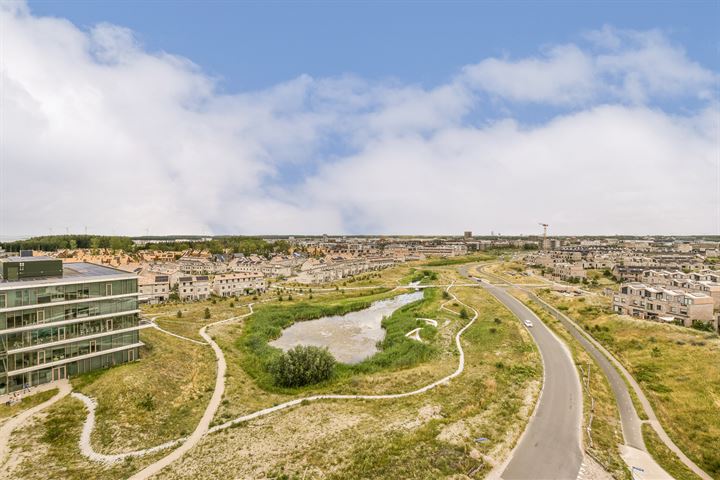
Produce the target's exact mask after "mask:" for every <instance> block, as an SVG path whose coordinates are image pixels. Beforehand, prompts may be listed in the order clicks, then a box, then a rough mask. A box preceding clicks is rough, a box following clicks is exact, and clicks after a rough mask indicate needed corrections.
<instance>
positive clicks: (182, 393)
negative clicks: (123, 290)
mask: <svg viewBox="0 0 720 480" xmlns="http://www.w3.org/2000/svg"><path fill="white" fill-rule="evenodd" d="M413 268H414V267H410V268H403V269H400V268H397V269H389V271H388V272H387V273H388V275H389V276H390V277H391V278H392V279H393V280H392V281H398V280H404V279H406V278H407V277H408V276H413V275H416V274H417V271H418V270H426V269H431V270H432V271H433V272H435V275H436V277H437V278H435V279H434V280H433V283H438V284H443V283H450V282H451V281H458V280H462V278H461V277H459V275H458V274H457V272H456V271H455V268H456V267H455V266H454V265H440V266H423V267H418V268H416V269H415V271H413ZM364 281H368V282H377V285H381V284H388V283H391V282H390V281H388V280H387V278H384V277H383V276H381V277H380V278H378V277H371V278H367V279H366V280H364ZM453 291H454V292H455V293H456V294H457V295H458V297H459V298H460V299H462V301H464V302H467V303H469V304H471V305H473V306H475V308H477V309H478V310H479V311H480V318H479V319H478V321H477V322H476V323H475V324H474V325H473V326H472V327H471V328H470V329H468V330H467V331H466V333H465V335H464V336H463V345H464V348H465V352H466V369H465V371H464V372H463V374H462V375H461V376H459V377H457V378H456V379H454V380H453V381H452V382H450V383H449V384H448V385H443V386H441V387H438V388H437V389H436V390H432V391H430V392H428V393H427V394H422V395H418V396H415V397H407V398H403V399H398V400H388V401H327V402H316V403H310V404H307V405H306V404H301V405H299V406H297V407H295V408H292V409H290V410H289V411H284V412H280V413H277V414H273V415H270V416H268V417H263V418H261V419H258V420H255V421H252V422H250V423H248V424H242V425H239V426H237V427H234V428H231V429H228V430H225V431H222V432H220V433H217V434H213V435H210V436H208V437H206V438H205V439H203V441H202V442H201V444H200V445H198V446H197V447H196V448H194V449H193V450H192V451H191V452H189V454H188V455H187V456H186V457H184V458H183V460H182V461H181V462H176V463H175V464H174V465H172V466H171V467H170V468H168V469H167V470H165V471H163V473H162V474H161V475H160V476H159V478H208V479H209V478H228V477H233V478H303V477H304V478H316V477H324V478H387V477H388V476H390V475H395V476H400V477H402V478H438V477H439V476H452V475H466V476H467V477H469V478H482V477H483V476H485V475H486V474H487V472H488V471H489V470H490V469H491V467H492V465H493V464H495V463H497V462H499V461H501V460H502V459H503V458H504V457H505V456H506V455H507V453H508V452H509V451H510V449H511V448H512V447H513V445H514V444H515V442H516V440H517V438H518V436H519V435H520V432H522V430H523V429H524V426H525V424H526V422H527V419H528V417H529V415H530V413H531V412H532V410H533V406H534V402H535V400H536V398H537V395H538V392H539V388H540V382H541V378H542V366H541V362H540V358H539V355H538V353H537V351H536V349H535V347H534V344H533V343H532V341H531V339H530V337H529V336H528V334H527V332H526V331H525V330H524V329H523V328H520V326H519V324H518V322H517V321H516V319H515V318H514V317H513V316H512V315H511V314H510V313H509V312H508V311H507V310H506V309H505V308H504V307H502V306H501V305H500V304H498V303H497V302H496V301H495V300H494V299H492V297H490V296H489V295H488V294H487V293H485V292H484V291H482V290H480V289H473V288H463V287H459V288H455V289H454V290H453ZM398 293H401V292H400V291H395V292H389V291H388V290H387V289H380V288H378V289H377V290H376V291H375V293H373V292H372V291H368V290H350V289H349V288H348V289H347V290H344V289H343V288H342V287H339V288H338V289H337V290H335V289H331V290H329V291H325V292H319V291H314V292H312V293H310V292H309V290H308V289H304V291H303V292H302V293H301V292H292V293H291V292H281V295H282V296H283V301H279V300H278V298H277V297H278V292H274V291H273V292H272V293H268V294H266V295H265V296H264V297H263V298H260V299H258V300H255V301H256V302H257V303H256V305H257V313H256V314H255V315H253V316H252V317H249V318H246V319H243V320H239V321H238V322H235V323H228V324H222V325H218V326H213V327H210V329H209V333H210V335H212V336H213V338H214V339H215V340H216V341H217V342H218V344H219V345H220V346H221V348H222V349H223V351H224V352H225V356H226V360H227V363H228V370H227V374H226V390H225V396H224V398H223V401H222V405H221V407H220V409H219V411H218V414H217V416H216V418H215V419H214V423H216V424H217V423H221V422H224V421H226V420H229V419H231V418H234V417H236V416H239V415H242V414H245V413H249V412H252V411H255V410H257V409H259V408H264V407H268V406H271V405H275V404H277V403H279V402H282V401H286V400H287V399H290V398H297V397H298V396H300V395H303V396H304V395H308V394H310V393H318V392H333V393H397V392H404V391H409V390H413V389H415V388H418V387H420V386H423V385H426V384H428V383H431V382H432V381H434V380H436V379H439V378H442V377H443V376H446V375H448V374H449V373H451V372H453V371H454V370H455V369H456V368H457V364H458V352H457V350H456V348H455V344H454V340H453V338H454V335H455V333H456V332H457V331H458V330H459V329H460V328H462V326H463V325H464V324H465V323H466V322H467V321H468V320H466V319H461V318H460V317H459V316H458V315H454V314H452V313H448V312H446V311H443V310H440V309H439V306H440V304H441V303H442V302H444V301H445V299H444V298H443V296H442V292H441V290H439V289H429V290H427V291H426V296H425V299H424V300H423V301H421V302H416V303H414V304H411V305H407V306H405V307H403V308H401V309H399V310H398V311H396V312H395V313H394V314H393V315H392V316H391V317H389V318H387V319H386V320H385V321H384V326H385V328H386V331H387V335H386V337H385V340H384V341H383V343H382V345H381V346H382V349H381V352H380V353H378V354H376V355H375V356H374V357H372V358H370V359H369V360H367V361H365V362H363V363H361V364H358V365H356V366H341V367H340V368H339V370H338V372H337V375H336V376H335V378H333V379H332V380H331V381H328V382H325V383H323V384H319V385H315V386H311V387H305V388H300V389H279V388H276V387H274V386H273V385H271V384H270V383H268V382H267V380H268V379H267V378H264V376H263V375H264V374H263V373H262V372H261V371H259V370H257V368H258V366H259V367H262V362H263V361H264V360H265V357H264V355H265V352H264V348H265V347H264V346H263V345H262V343H263V342H266V341H267V340H268V339H269V338H272V337H273V335H276V334H277V333H278V331H279V330H278V329H281V328H283V327H284V326H286V325H287V324H288V322H293V321H301V320H304V319H307V318H313V317H316V316H319V315H326V314H328V313H338V312H342V311H349V310H353V309H357V308H363V307H364V306H366V305H367V304H368V303H369V302H372V301H373V300H376V299H378V298H385V297H387V296H390V295H395V294H398ZM290 295H292V300H289V299H288V297H289V296H290ZM311 295H312V298H311ZM263 299H266V300H268V301H267V302H262V300H263ZM252 301H253V299H252V298H251V297H249V298H242V299H239V300H216V301H215V303H213V302H212V301H204V302H197V303H188V304H170V305H163V306H157V307H145V308H146V314H147V315H148V316H151V317H156V321H157V322H158V324H159V325H161V326H162V327H163V328H166V329H167V330H169V331H172V332H174V333H177V334H180V335H183V336H187V337H190V338H195V339H200V337H199V336H197V330H198V329H199V328H200V327H201V326H203V325H206V324H208V323H211V322H214V321H217V320H221V319H225V318H230V317H236V316H239V315H242V314H245V313H247V312H248V309H247V307H245V306H243V305H245V304H246V303H249V302H252ZM231 302H232V303H233V305H231ZM450 307H451V308H454V309H456V310H457V309H459V306H453V305H452V304H451V305H450ZM206 308H207V309H209V310H210V319H206V318H204V317H205V309H206ZM178 310H181V317H180V318H178V317H177V311H178ZM416 317H428V318H435V319H437V320H438V321H439V322H440V326H439V328H437V329H436V328H434V327H431V326H428V325H426V324H425V323H423V322H419V321H417V320H416ZM445 321H449V323H448V324H447V325H446V326H443V325H444V324H445ZM418 326H423V331H422V332H421V336H422V338H423V340H425V343H417V342H415V341H413V340H410V339H407V338H406V337H405V336H404V334H405V333H407V331H409V330H411V329H413V328H415V327H418ZM141 340H142V341H143V342H145V344H146V347H144V348H143V349H142V352H141V360H140V361H138V362H134V363H132V364H127V365H122V366H118V367H114V368H111V369H108V370H103V371H98V372H94V373H91V374H88V375H84V376H81V377H78V378H76V379H73V384H74V387H75V389H76V390H78V391H81V392H83V393H85V394H87V395H88V396H91V397H93V398H95V399H96V400H97V402H98V405H99V406H98V409H97V412H96V414H97V427H96V430H95V433H94V434H93V438H92V442H93V446H94V448H95V449H96V450H98V451H100V452H103V453H115V452H123V451H128V450H135V449H141V448H147V447H150V446H154V445H156V444H159V443H162V442H165V441H168V440H171V439H175V438H178V437H180V436H183V435H187V434H188V433H189V432H191V431H192V429H193V428H194V427H195V425H196V424H197V422H198V419H199V417H200V415H201V414H202V412H203V410H204V408H205V406H206V405H207V402H208V399H209V397H210V394H211V390H212V386H213V384H214V372H215V370H214V368H215V361H214V357H213V355H212V351H211V349H210V348H209V347H208V346H203V345H196V344H193V343H191V342H187V341H185V340H182V339H178V338H175V337H172V336H169V335H167V334H165V333H162V332H159V331H157V330H154V329H145V330H143V331H142V332H141ZM258 342H259V343H258ZM255 362H259V363H257V364H255ZM254 369H256V370H254ZM85 416H86V411H85V409H84V407H83V406H82V404H81V403H80V402H79V401H78V400H77V399H74V398H72V397H67V398H65V399H63V400H61V401H60V402H58V403H57V404H55V405H54V406H52V407H50V408H49V409H48V410H47V411H46V415H42V416H38V418H37V421H36V422H33V423H31V424H30V425H28V426H27V428H23V429H21V430H20V431H18V432H17V433H16V434H15V435H13V439H12V446H13V448H14V450H13V459H12V462H11V465H10V466H9V467H8V469H7V472H6V473H7V475H10V477H9V478H27V479H40V478H43V479H45V478H48V477H49V478H63V479H68V480H86V479H88V478H103V479H108V480H115V479H122V478H127V477H128V476H129V475H130V474H131V473H132V472H134V471H137V470H138V469H140V468H142V467H143V466H144V465H147V464H149V463H151V462H152V461H153V460H155V459H157V458H159V457H160V456H162V455H163V454H164V453H166V452H161V453H157V454H154V455H151V456H148V457H142V458H136V459H131V460H128V461H126V462H121V463H119V464H115V465H112V466H104V465H99V464H96V463H92V462H89V461H87V460H86V459H85V458H84V457H83V456H82V455H81V454H80V452H79V449H78V445H77V442H78V438H79V436H80V431H81V428H82V423H83V421H84V419H85ZM480 437H482V438H485V439H487V440H484V441H482V442H476V441H475V440H476V439H477V438H480ZM38 465H42V469H39V468H37V466H38ZM0 476H2V475H0Z"/></svg>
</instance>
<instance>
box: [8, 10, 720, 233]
mask: <svg viewBox="0 0 720 480" xmlns="http://www.w3.org/2000/svg"><path fill="white" fill-rule="evenodd" d="M719 22H720V2H718V1H713V2H710V1H708V2H648V1H643V2H577V3H574V2H449V3H448V2H443V3H440V2H438V3H433V2H409V1H403V2H382V3H381V2H368V3H360V2H334V3H330V2H304V3H303V2H169V1H154V2H152V1H151V2H133V1H125V2H86V1H82V2H80V1H78V2H61V1H53V2H35V1H30V2H29V3H26V2H20V1H7V0H0V238H2V237H5V238H8V237H11V236H23V235H37V234H48V233H55V234H58V233H65V232H70V233H83V232H84V231H86V230H87V231H88V232H92V233H101V234H128V235H145V234H150V235H161V234H242V235H262V234H321V233H330V234H461V233H462V231H464V230H472V231H473V232H475V233H476V234H481V235H486V234H490V232H491V231H492V232H495V233H498V232H499V233H502V234H507V235H516V234H537V233H540V232H541V231H542V228H541V227H540V226H539V225H538V223H539V222H544V223H549V224H550V232H551V233H555V234H558V235H572V234H588V235H614V234H627V235H630V234H634V235H646V234H678V235H680V234H720V107H719V105H718V96H719V94H720V32H719V31H718V30H719V29H717V25H718V23H719Z"/></svg>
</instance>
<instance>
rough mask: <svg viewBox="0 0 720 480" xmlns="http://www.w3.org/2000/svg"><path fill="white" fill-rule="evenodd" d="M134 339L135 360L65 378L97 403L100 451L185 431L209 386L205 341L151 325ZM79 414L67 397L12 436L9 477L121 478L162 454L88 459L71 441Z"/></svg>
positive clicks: (81, 412)
mask: <svg viewBox="0 0 720 480" xmlns="http://www.w3.org/2000/svg"><path fill="white" fill-rule="evenodd" d="M141 340H142V341H143V342H145V344H146V346H145V347H143V348H142V350H141V360H140V361H138V362H133V363H130V364H125V365H121V366H118V367H114V368H111V369H108V370H100V371H96V372H92V373H89V374H86V375H82V376H79V377H77V378H75V379H73V380H72V382H73V387H74V389H75V390H77V391H80V392H82V393H84V394H86V395H88V396H90V397H92V398H94V399H96V400H97V402H98V408H97V410H96V428H95V431H94V434H93V437H92V443H93V447H94V448H95V449H96V450H97V451H100V452H102V453H118V452H124V451H129V450H137V449H142V448H147V447H151V446H154V445H157V444H160V443H163V442H166V441H168V440H173V439H175V438H178V437H181V436H184V435H187V434H189V433H190V432H192V430H193V429H194V428H195V425H196V424H197V422H198V421H199V419H200V416H201V415H202V412H203V411H204V409H205V406H206V405H207V402H208V399H209V398H210V394H211V393H212V387H213V385H214V357H213V355H212V352H211V351H210V349H209V348H208V347H203V346H199V345H197V346H196V345H194V344H191V343H189V342H186V341H183V340H180V339H176V338H175V337H171V336H169V335H166V334H164V333H161V332H158V331H155V330H153V329H145V330H142V331H141ZM86 414H87V411H86V410H85V408H84V406H83V404H82V403H81V402H80V401H79V400H77V399H74V398H72V397H66V398H64V399H62V400H60V401H59V402H58V403H56V404H55V405H53V406H51V407H50V408H49V409H48V410H47V415H46V416H39V418H38V421H36V422H35V423H33V424H31V425H30V426H29V427H28V428H26V429H23V430H22V431H21V432H20V433H18V434H15V435H13V439H12V441H13V443H12V446H13V447H14V449H15V450H16V451H17V454H15V455H16V458H14V460H13V463H14V466H13V470H12V472H13V477H14V478H23V479H36V478H38V479H39V478H48V477H50V478H63V479H69V480H75V479H78V480H86V479H88V478H103V479H122V478H127V477H128V475H129V474H130V473H132V472H133V471H135V470H137V469H138V468H139V467H141V466H142V465H144V464H147V463H149V462H151V461H152V459H153V458H154V457H157V456H159V455H162V454H156V455H155V456H154V457H153V456H148V457H143V458H141V459H132V460H129V461H127V462H123V463H121V464H118V465H114V466H112V467H106V466H103V465H99V464H97V463H93V462H90V461H88V460H87V459H85V457H83V456H82V455H81V454H80V452H79V448H78V444H77V442H78V439H79V437H80V431H81V429H82V423H83V421H84V420H85V417H86ZM38 462H40V463H41V464H42V465H43V468H41V469H39V468H38V467H37V466H38V464H39V463H38Z"/></svg>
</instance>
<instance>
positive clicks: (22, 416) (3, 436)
mask: <svg viewBox="0 0 720 480" xmlns="http://www.w3.org/2000/svg"><path fill="white" fill-rule="evenodd" d="M57 387H58V393H56V394H55V395H53V396H52V397H51V398H50V399H48V400H46V401H44V402H43V403H41V404H39V405H35V406H34V407H32V408H29V409H27V410H25V411H24V412H21V413H19V414H17V415H16V416H14V417H12V418H11V419H10V420H8V421H6V422H5V423H4V424H3V425H2V427H0V466H2V465H4V464H5V461H6V459H7V456H8V454H9V453H10V435H12V433H13V431H14V430H15V429H16V428H17V427H19V426H20V425H22V424H23V423H25V422H26V421H28V420H29V419H30V418H31V417H32V416H33V415H35V414H36V413H38V412H39V411H41V410H44V409H46V408H47V407H49V406H50V405H52V404H54V403H55V402H57V401H58V400H60V399H61V398H63V397H65V396H67V395H68V394H69V393H70V391H71V390H72V387H71V386H70V382H68V381H67V380H61V381H59V382H57Z"/></svg>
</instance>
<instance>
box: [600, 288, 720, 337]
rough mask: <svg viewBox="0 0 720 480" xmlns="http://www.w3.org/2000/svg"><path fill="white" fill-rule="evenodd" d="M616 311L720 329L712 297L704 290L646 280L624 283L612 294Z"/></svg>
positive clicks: (634, 315) (649, 318)
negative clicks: (694, 290) (644, 282)
mask: <svg viewBox="0 0 720 480" xmlns="http://www.w3.org/2000/svg"><path fill="white" fill-rule="evenodd" d="M613 311H614V312H616V313H619V314H621V315H631V316H633V317H637V318H644V319H647V320H657V321H664V322H673V321H675V320H679V321H681V322H682V324H683V325H685V326H686V327H689V326H691V325H692V322H693V320H696V321H701V322H704V323H710V324H712V325H713V327H714V328H715V330H717V328H718V324H717V318H716V317H714V316H713V299H712V298H711V297H710V296H709V295H706V294H704V293H701V292H685V291H682V290H675V289H670V288H665V287H660V286H658V287H653V286H648V285H645V284H643V283H637V282H632V283H624V284H622V285H621V286H620V292H619V293H617V294H615V295H614V296H613Z"/></svg>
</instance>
